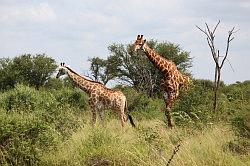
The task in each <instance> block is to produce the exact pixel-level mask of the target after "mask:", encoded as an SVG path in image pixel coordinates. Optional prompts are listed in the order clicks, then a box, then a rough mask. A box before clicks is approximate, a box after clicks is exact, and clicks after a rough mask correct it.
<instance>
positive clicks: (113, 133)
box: [0, 55, 250, 166]
mask: <svg viewBox="0 0 250 166" xmlns="http://www.w3.org/2000/svg"><path fill="white" fill-rule="evenodd" d="M25 59H26V61H27V63H25V62H26V61H25ZM36 60H39V61H42V62H44V63H45V62H46V63H48V64H50V65H51V70H50V71H54V70H53V68H54V65H53V64H54V61H53V60H52V61H50V58H48V57H46V56H45V55H37V56H31V55H23V56H21V57H19V58H15V61H14V59H12V60H11V59H1V61H0V65H1V66H0V76H3V77H1V78H0V91H1V92H0V165H6V166H7V165H166V163H167V162H168V161H169V159H170V158H171V156H172V155H173V154H174V153H173V150H174V149H175V148H176V147H179V151H178V152H177V153H176V154H174V156H173V160H172V161H171V164H172V165H249V164H250V160H249V155H250V141H249V140H250V124H249V122H250V81H245V82H242V83H241V82H237V83H235V84H232V85H224V84H223V83H222V84H221V92H220V100H219V107H218V110H217V111H216V112H214V111H213V109H212V107H213V106H212V97H213V83H212V82H211V81H209V80H194V85H193V86H192V87H190V89H189V90H188V91H182V92H181V95H180V97H179V98H178V100H177V101H176V102H175V103H174V105H173V117H174V121H175V123H176V127H175V128H174V129H172V130H170V129H169V128H168V127H167V124H166V122H165V116H164V112H163V111H164V109H165V104H164V101H163V100H162V97H161V95H160V94H159V93H154V95H151V94H150V93H148V91H138V89H137V88H134V87H130V86H117V87H116V88H118V89H120V90H121V91H122V92H123V93H124V94H125V95H126V97H127V101H128V110H129V111H130V113H131V115H132V116H133V118H134V121H135V123H136V126H137V127H136V128H132V127H131V126H130V125H129V123H127V124H126V126H125V127H124V128H122V127H121V124H120V122H119V120H118V117H117V115H116V113H113V112H111V111H109V110H107V112H106V126H105V127H104V128H103V127H101V125H100V124H99V123H97V125H96V126H95V127H94V128H93V127H92V126H90V124H89V123H90V120H91V111H90V108H89V106H88V96H87V95H86V94H85V93H84V92H82V91H81V90H80V89H78V88H75V87H74V85H73V84H72V82H71V81H70V80H69V79H68V78H65V79H63V80H60V79H55V78H50V77H49V76H50V75H51V74H52V73H53V72H47V74H45V75H46V77H44V79H42V80H40V82H39V83H37V84H33V83H32V82H30V81H29V78H26V77H25V75H27V73H25V72H24V71H26V72H28V71H34V72H35V71H39V70H26V69H25V68H22V65H21V66H19V65H16V64H18V63H17V62H20V63H21V64H23V63H24V64H25V65H26V67H34V68H35V67H36V65H34V64H35V61H36ZM47 60H48V61H47ZM46 63H45V64H46ZM13 64H15V65H14V66H15V67H16V68H18V67H21V69H23V70H21V71H23V73H24V74H23V75H22V72H21V73H19V74H17V75H15V74H14V75H11V74H10V72H12V71H15V70H14V68H12V67H10V66H11V65H13ZM9 65H10V66H9ZM25 65H24V66H25ZM40 67H41V66H40ZM29 69H31V68H29ZM18 70H19V69H17V70H16V71H18ZM43 72H45V73H46V71H43ZM29 74H32V73H28V75H29ZM33 74H34V73H33ZM40 74H41V73H40ZM14 76H15V77H14ZM32 79H33V78H32ZM9 83H11V84H9ZM9 85H10V86H9Z"/></svg>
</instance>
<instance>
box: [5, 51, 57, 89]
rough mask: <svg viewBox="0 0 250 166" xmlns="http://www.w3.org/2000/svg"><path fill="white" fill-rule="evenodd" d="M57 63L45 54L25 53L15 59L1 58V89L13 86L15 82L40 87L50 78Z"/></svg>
mask: <svg viewBox="0 0 250 166" xmlns="http://www.w3.org/2000/svg"><path fill="white" fill-rule="evenodd" d="M56 67H57V65H56V62H55V60H54V59H53V58H50V57H48V56H46V55H45V54H37V55H31V54H24V55H20V56H17V57H15V58H13V59H10V58H1V59H0V89H9V88H13V87H14V86H15V84H17V83H22V84H25V85H30V86H34V87H35V88H39V87H41V86H43V85H44V83H45V82H46V81H47V80H48V79H49V77H50V76H51V75H52V74H53V72H54V71H55V69H56Z"/></svg>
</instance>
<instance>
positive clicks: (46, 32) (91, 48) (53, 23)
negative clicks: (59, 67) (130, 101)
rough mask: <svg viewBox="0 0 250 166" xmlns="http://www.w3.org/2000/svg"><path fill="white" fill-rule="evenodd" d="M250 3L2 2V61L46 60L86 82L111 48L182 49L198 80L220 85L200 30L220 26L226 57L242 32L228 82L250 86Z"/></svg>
mask: <svg viewBox="0 0 250 166" xmlns="http://www.w3.org/2000/svg"><path fill="white" fill-rule="evenodd" d="M249 16H250V1H249V0H237V1H236V0H220V1H218V0H189V1H186V0H175V1H174V0H126V1H125V0H123V1H122V0H88V1H86V0H71V1H69V0H60V1H55V0H47V1H46V0H44V1H42V0H12V1H9V0H0V27H1V28H0V36H1V37H0V57H14V56H17V55H20V54H23V53H32V54H37V53H46V54H47V55H49V56H51V57H53V58H55V59H56V61H57V62H58V63H60V62H65V63H66V64H69V65H70V66H71V67H72V68H73V69H75V70H76V71H78V72H79V73H81V74H86V73H87V72H88V69H89V65H90V63H89V62H88V59H89V58H91V57H96V56H99V57H102V58H105V57H106V56H107V55H108V54H109V52H108V50H107V47H108V46H109V45H110V44H112V43H123V44H126V43H132V42H133V41H134V40H135V38H136V36H137V34H143V35H144V36H145V38H146V39H156V40H158V41H169V42H173V43H176V44H180V46H181V48H182V49H183V50H185V51H189V52H190V55H191V57H193V67H192V68H191V69H190V70H191V72H192V74H193V75H194V77H195V78H203V79H213V72H214V63H213V60H212V57H211V54H210V52H209V48H208V46H207V44H206V39H205V36H204V34H202V33H201V32H200V31H199V30H198V29H197V28H196V27H195V25H198V26H200V27H202V28H205V25H204V23H205V22H207V23H208V24H209V25H211V26H214V25H215V24H216V23H217V21H218V20H219V19H220V20H221V24H220V25H219V27H218V30H217V33H216V45H217V46H218V49H220V52H221V54H222V55H223V54H224V50H225V46H226V38H227V32H228V31H229V30H230V29H232V28H233V27H235V28H236V29H239V31H238V32H237V33H235V34H234V36H235V39H234V40H233V41H232V43H231V46H230V52H229V55H228V59H229V61H230V63H231V65H232V66H233V69H234V71H233V70H232V69H231V67H230V65H229V63H228V62H226V63H225V65H224V68H223V71H222V72H223V73H222V80H224V82H225V83H234V82H236V81H244V80H250V74H249V72H250V70H249V69H250V67H249V63H250V55H249V50H250V41H249V40H250V28H249V27H250V17H249Z"/></svg>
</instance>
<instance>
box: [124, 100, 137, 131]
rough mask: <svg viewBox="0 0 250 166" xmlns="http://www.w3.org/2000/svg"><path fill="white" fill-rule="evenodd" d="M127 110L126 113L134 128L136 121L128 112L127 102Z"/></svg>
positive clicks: (126, 105)
mask: <svg viewBox="0 0 250 166" xmlns="http://www.w3.org/2000/svg"><path fill="white" fill-rule="evenodd" d="M125 110H126V112H127V116H128V119H129V122H130V124H131V125H132V127H135V123H134V120H133V118H132V116H131V115H130V114H129V111H128V104H127V100H126V101H125Z"/></svg>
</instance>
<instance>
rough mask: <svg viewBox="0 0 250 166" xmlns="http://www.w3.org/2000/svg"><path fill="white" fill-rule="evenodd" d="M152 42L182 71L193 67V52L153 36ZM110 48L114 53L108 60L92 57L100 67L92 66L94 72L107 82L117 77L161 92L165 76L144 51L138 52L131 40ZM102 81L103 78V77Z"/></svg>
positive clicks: (92, 60) (138, 86)
mask: <svg viewBox="0 0 250 166" xmlns="http://www.w3.org/2000/svg"><path fill="white" fill-rule="evenodd" d="M148 45H149V46H150V47H151V48H153V49H155V50H156V51H157V52H158V53H159V54H160V55H162V56H163V57H165V58H167V59H170V60H172V61H174V62H175V63H176V65H177V67H178V69H179V70H180V71H182V72H185V73H187V72H188V68H189V67H191V58H190V56H189V53H188V52H186V51H183V50H182V49H181V48H180V46H179V45H176V44H173V43H168V42H162V43H159V42H157V41H154V40H150V41H149V42H148ZM108 49H109V51H110V55H109V56H108V57H107V59H106V60H104V59H101V61H100V60H99V61H95V60H96V59H95V58H92V59H91V60H90V61H91V66H93V65H94V66H95V68H94V69H98V70H99V71H96V70H93V68H91V71H92V73H95V74H97V75H98V77H101V78H105V81H106V83H107V82H108V81H110V80H113V79H116V80H118V81H119V82H122V83H126V84H129V85H131V86H133V87H134V88H135V89H136V90H138V91H141V92H146V93H148V94H149V95H152V94H153V93H158V92H160V90H159V89H160V82H161V81H160V80H161V77H162V76H161V74H160V73H159V72H158V70H157V69H155V67H154V66H153V65H152V64H151V62H150V61H149V60H148V58H147V57H146V55H145V54H144V53H139V55H137V54H135V53H134V52H133V45H130V44H128V45H123V44H112V45H110V46H109V47H108ZM97 62H99V63H97ZM100 62H101V63H100ZM100 64H102V65H100ZM101 81H102V82H103V80H101Z"/></svg>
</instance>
